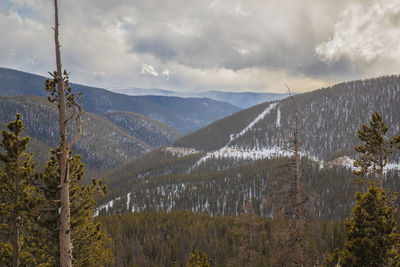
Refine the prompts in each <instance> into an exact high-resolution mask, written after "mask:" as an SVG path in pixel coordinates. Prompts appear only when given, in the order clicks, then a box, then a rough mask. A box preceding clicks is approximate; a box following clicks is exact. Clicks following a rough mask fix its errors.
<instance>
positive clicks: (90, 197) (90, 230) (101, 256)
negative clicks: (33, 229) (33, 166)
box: [40, 150, 113, 266]
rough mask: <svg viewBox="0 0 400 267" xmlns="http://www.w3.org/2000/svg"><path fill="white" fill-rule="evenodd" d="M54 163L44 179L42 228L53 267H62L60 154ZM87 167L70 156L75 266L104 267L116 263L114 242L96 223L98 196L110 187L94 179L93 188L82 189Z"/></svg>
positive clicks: (53, 153) (87, 186)
mask: <svg viewBox="0 0 400 267" xmlns="http://www.w3.org/2000/svg"><path fill="white" fill-rule="evenodd" d="M51 153H52V156H51V159H50V160H49V161H48V162H47V164H46V167H45V171H44V173H43V176H42V179H43V183H44V186H43V188H42V190H43V194H44V195H45V199H46V200H45V202H44V203H43V207H42V211H43V212H42V214H41V220H40V222H41V226H42V228H43V229H44V232H45V235H44V236H45V237H46V239H47V243H49V244H51V245H49V246H48V249H49V250H48V251H47V254H48V255H49V258H51V259H52V262H51V263H52V265H59V264H60V263H59V258H58V255H59V253H60V252H59V246H58V244H59V235H58V233H57V229H58V227H59V225H60V218H59V216H58V211H59V208H60V203H59V201H58V200H59V199H60V189H59V179H60V177H59V175H60V172H59V168H60V167H59V157H60V151H59V150H57V151H52V152H51ZM83 167H84V166H83V164H82V162H81V161H80V156H78V155H75V156H73V157H72V156H71V155H70V156H69V160H68V172H69V176H70V201H71V231H72V233H71V237H72V247H73V249H74V250H73V252H74V253H73V255H72V256H73V264H74V266H103V265H104V264H105V263H107V262H110V261H112V260H113V255H112V251H111V249H110V245H111V239H110V238H109V236H108V234H107V233H106V232H104V231H102V229H101V225H100V224H99V223H96V222H95V221H94V209H95V208H96V200H95V197H96V196H101V195H104V194H105V193H106V190H107V187H106V186H104V185H103V184H102V181H101V180H97V179H93V180H92V184H91V185H80V182H81V180H82V175H83Z"/></svg>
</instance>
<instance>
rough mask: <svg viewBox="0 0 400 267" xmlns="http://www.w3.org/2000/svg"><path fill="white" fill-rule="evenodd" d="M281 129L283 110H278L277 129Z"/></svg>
mask: <svg viewBox="0 0 400 267" xmlns="http://www.w3.org/2000/svg"><path fill="white" fill-rule="evenodd" d="M279 127H281V110H280V108H278V110H277V111H276V128H279Z"/></svg>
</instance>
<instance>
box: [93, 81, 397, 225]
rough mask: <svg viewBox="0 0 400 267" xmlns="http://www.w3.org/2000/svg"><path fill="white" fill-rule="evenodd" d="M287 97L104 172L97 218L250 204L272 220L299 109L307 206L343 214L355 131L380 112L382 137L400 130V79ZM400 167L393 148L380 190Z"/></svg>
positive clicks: (237, 209) (349, 199)
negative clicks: (105, 190) (384, 127)
mask: <svg viewBox="0 0 400 267" xmlns="http://www.w3.org/2000/svg"><path fill="white" fill-rule="evenodd" d="M293 99H294V102H293V101H292V99H283V100H279V101H274V102H267V103H263V104H260V105H257V106H254V107H252V108H250V109H246V110H243V111H240V112H238V113H235V114H233V115H231V116H229V117H226V118H224V119H222V120H219V121H216V122H214V123H212V124H210V125H208V126H206V127H204V128H202V129H200V130H198V131H196V132H193V133H191V134H188V135H186V136H183V137H181V138H179V139H177V140H176V141H175V143H174V146H172V147H166V148H162V149H159V150H157V151H152V152H150V153H149V154H145V155H143V156H141V157H139V158H138V159H136V160H134V161H132V162H130V163H127V164H125V165H124V166H122V167H120V168H117V169H115V170H113V171H112V172H110V173H109V174H107V175H106V181H107V183H108V184H109V188H110V195H109V196H108V198H107V199H106V201H105V202H102V203H101V204H102V205H101V206H100V207H99V212H100V213H102V212H111V213H120V212H126V211H139V210H146V211H151V210H167V211H169V210H177V209H180V210H187V211H200V212H207V213H209V214H224V215H230V214H231V215H232V214H240V213H241V211H242V209H241V205H242V204H243V203H244V201H245V200H246V199H249V198H251V199H252V202H254V203H256V204H254V205H255V206H256V207H257V213H258V214H260V215H262V216H270V215H271V212H272V210H273V209H274V208H276V207H277V205H278V204H277V202H276V200H275V198H274V195H276V194H277V192H279V190H283V189H281V188H285V187H287V189H285V190H288V191H289V192H291V191H290V190H293V187H292V186H293V183H292V182H291V180H290V177H291V176H290V173H291V170H290V165H291V163H290V160H289V157H290V153H289V152H288V151H287V150H285V149H284V147H285V146H286V144H287V142H286V140H288V139H289V138H290V137H291V130H290V128H291V127H292V126H293V125H294V124H293V116H292V114H293V110H294V109H295V107H296V106H297V109H298V112H299V118H300V125H301V128H300V132H301V135H300V139H301V140H300V141H301V144H302V145H301V155H302V177H303V188H304V189H305V190H308V193H307V196H308V202H310V205H311V206H310V209H312V210H314V211H315V213H316V215H317V216H320V217H322V218H345V217H346V216H347V215H348V214H349V212H350V209H351V207H352V206H353V201H354V193H355V192H356V191H357V190H361V189H362V187H360V186H355V185H354V184H352V179H351V178H352V176H353V175H352V160H353V159H354V157H355V156H356V155H355V151H354V147H355V146H356V145H359V144H360V141H359V139H358V137H357V130H358V129H359V128H360V127H361V125H362V124H363V123H368V122H369V120H370V117H371V114H372V112H373V111H379V112H380V113H381V114H382V116H383V118H384V121H385V122H386V124H387V125H388V128H389V130H388V132H387V135H388V136H393V135H399V134H400V76H397V75H396V76H384V77H379V78H373V79H368V80H358V81H351V82H344V83H340V84H337V85H334V86H332V87H328V88H323V89H320V90H317V91H313V92H310V93H305V94H301V95H295V96H294V97H293ZM294 103H295V104H294ZM399 163H400V153H399V151H397V152H395V153H394V154H393V155H392V157H391V160H390V162H389V166H388V167H389V168H388V169H387V170H386V175H387V179H386V185H385V186H386V187H387V188H391V189H393V190H394V191H396V190H398V188H400V179H398V178H399V171H398V169H399V167H400V165H399ZM284 186H285V187H284ZM338 194H340V197H338ZM267 200H268V201H267ZM266 202H268V203H269V204H268V205H267V203H266Z"/></svg>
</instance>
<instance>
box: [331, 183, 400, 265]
mask: <svg viewBox="0 0 400 267" xmlns="http://www.w3.org/2000/svg"><path fill="white" fill-rule="evenodd" d="M356 200H357V203H356V205H355V207H354V208H353V214H352V216H351V217H350V218H349V219H348V220H347V221H346V223H345V225H346V228H347V240H346V242H345V244H344V248H343V250H341V251H340V250H336V251H335V252H334V253H333V254H331V255H329V256H328V257H327V259H326V262H325V264H326V265H327V266H335V265H336V264H337V263H339V264H340V265H341V266H386V265H388V264H390V265H394V266H398V265H399V264H400V261H399V260H398V259H397V257H398V256H397V255H398V250H397V248H398V246H399V244H400V234H398V233H396V226H397V223H396V219H395V216H394V210H393V207H392V206H391V203H392V202H393V200H389V199H388V197H387V195H386V191H385V190H382V189H381V188H380V187H377V186H375V184H374V183H371V186H370V187H369V188H368V190H367V192H366V193H365V194H363V195H362V194H361V193H360V192H358V193H357V194H356Z"/></svg>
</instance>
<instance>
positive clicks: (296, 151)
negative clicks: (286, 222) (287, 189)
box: [294, 115, 301, 219]
mask: <svg viewBox="0 0 400 267" xmlns="http://www.w3.org/2000/svg"><path fill="white" fill-rule="evenodd" d="M299 150H300V142H299V118H298V117H297V115H296V116H295V129H294V154H295V155H294V156H295V157H296V159H295V160H296V170H295V177H296V217H297V218H298V219H300V218H301V180H300V179H301V177H300V152H299Z"/></svg>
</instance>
